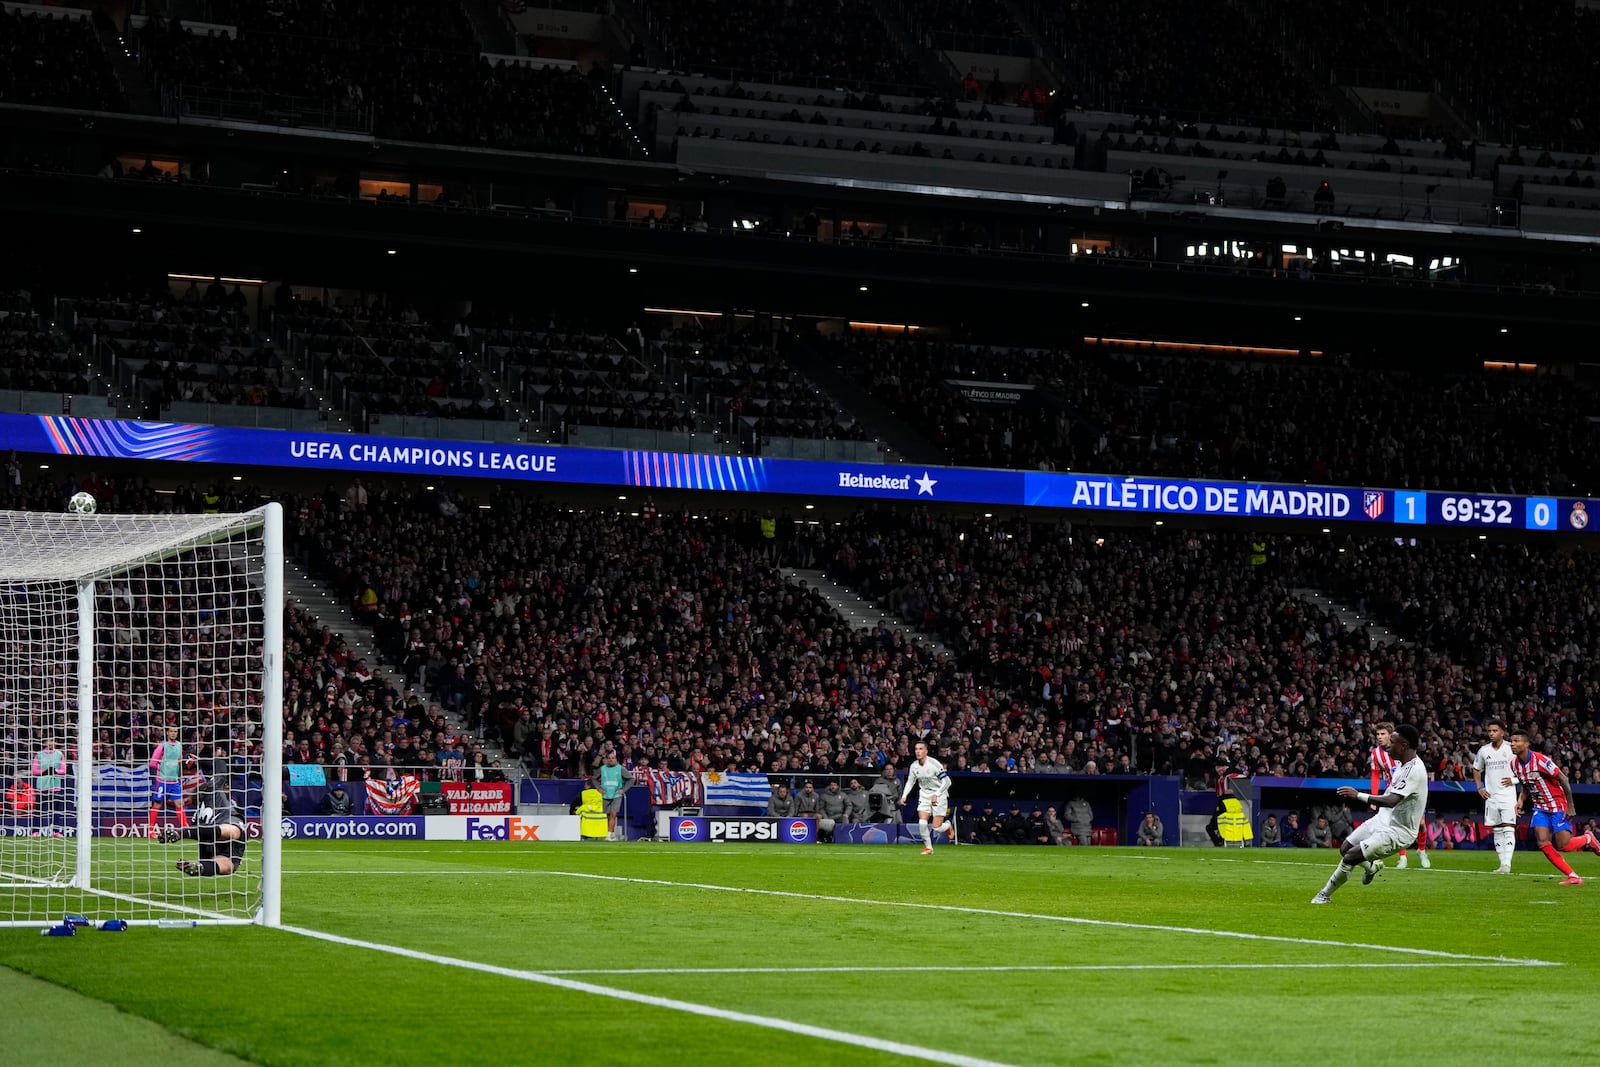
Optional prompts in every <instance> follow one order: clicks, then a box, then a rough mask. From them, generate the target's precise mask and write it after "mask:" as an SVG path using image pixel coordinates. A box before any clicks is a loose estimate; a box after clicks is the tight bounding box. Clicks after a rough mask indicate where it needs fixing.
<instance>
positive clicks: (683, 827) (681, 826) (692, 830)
mask: <svg viewBox="0 0 1600 1067" xmlns="http://www.w3.org/2000/svg"><path fill="white" fill-rule="evenodd" d="M699 836H700V830H699V827H697V826H695V824H694V820H693V819H684V820H682V821H680V822H679V823H678V837H679V838H680V839H681V840H684V841H693V840H694V839H695V838H697V837H699Z"/></svg>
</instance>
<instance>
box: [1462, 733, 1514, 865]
mask: <svg viewBox="0 0 1600 1067" xmlns="http://www.w3.org/2000/svg"><path fill="white" fill-rule="evenodd" d="M1486 725H1487V726H1488V729H1489V743H1488V744H1487V745H1484V746H1483V747H1482V748H1480V749H1478V754H1477V755H1476V756H1474V757H1472V784H1473V785H1475V786H1477V787H1478V795H1479V796H1480V797H1482V798H1483V800H1484V805H1483V824H1484V825H1485V826H1487V827H1489V828H1490V829H1491V830H1493V831H1494V853H1495V855H1496V856H1499V857H1500V866H1498V867H1496V868H1495V872H1494V873H1495V874H1510V873H1511V856H1512V854H1513V853H1515V852H1516V850H1517V779H1516V777H1515V776H1514V775H1513V774H1512V772H1511V761H1512V759H1513V758H1514V756H1513V754H1512V751H1511V742H1510V741H1507V740H1506V724H1505V723H1503V722H1501V721H1500V720H1499V719H1490V720H1489V721H1488V723H1487V724H1486Z"/></svg>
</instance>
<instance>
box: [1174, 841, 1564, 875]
mask: <svg viewBox="0 0 1600 1067" xmlns="http://www.w3.org/2000/svg"><path fill="white" fill-rule="evenodd" d="M1325 851H1326V852H1332V853H1333V855H1334V856H1338V853H1337V852H1334V850H1333V849H1331V848H1330V849H1326V850H1325ZM1313 855H1315V853H1313ZM1200 862H1201V863H1249V864H1258V863H1259V864H1263V865H1265V866H1270V867H1323V868H1330V869H1331V868H1332V867H1333V866H1336V865H1337V860H1335V862H1334V863H1333V864H1330V863H1329V862H1328V861H1327V860H1269V859H1248V860H1247V859H1239V858H1237V857H1234V856H1207V857H1205V858H1203V859H1201V861H1200ZM1405 870H1406V873H1405V874H1403V875H1400V877H1402V878H1404V877H1407V876H1408V875H1410V874H1411V872H1412V871H1419V872H1420V871H1426V873H1425V874H1422V877H1423V878H1431V877H1433V876H1434V875H1436V874H1484V875H1489V876H1492V877H1495V878H1553V877H1555V875H1556V873H1557V872H1556V871H1555V870H1554V869H1551V870H1548V871H1512V872H1511V873H1510V874H1508V875H1507V874H1495V873H1494V868H1493V867H1486V868H1484V869H1483V870H1481V871H1480V870H1466V871H1463V870H1461V869H1459V868H1456V867H1432V868H1424V867H1407V868H1406V869H1405ZM1398 871H1399V868H1398V867H1393V866H1390V865H1388V864H1385V865H1384V872H1385V873H1386V874H1396V873H1398Z"/></svg>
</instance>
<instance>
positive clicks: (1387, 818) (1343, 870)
mask: <svg viewBox="0 0 1600 1067" xmlns="http://www.w3.org/2000/svg"><path fill="white" fill-rule="evenodd" d="M1421 739H1422V736H1421V734H1419V733H1418V732H1417V728H1416V727H1415V726H1412V725H1411V724H1410V723H1401V724H1400V725H1399V726H1396V727H1395V728H1394V730H1393V731H1392V732H1391V733H1390V735H1389V755H1390V756H1392V757H1394V764H1395V765H1394V772H1393V774H1392V775H1391V776H1390V778H1389V789H1388V791H1387V792H1385V793H1384V794H1383V795H1382V796H1377V797H1375V796H1373V795H1372V794H1370V793H1363V792H1361V791H1360V790H1357V789H1352V788H1351V787H1350V786H1347V785H1342V786H1340V787H1339V795H1340V796H1341V797H1344V798H1346V799H1347V800H1359V801H1360V802H1361V803H1363V804H1372V805H1375V806H1376V807H1377V809H1378V811H1377V813H1376V814H1374V815H1373V816H1372V817H1371V818H1370V819H1368V820H1367V821H1366V822H1364V823H1362V824H1361V825H1360V826H1358V827H1356V828H1355V830H1354V831H1353V832H1352V833H1351V834H1350V836H1349V837H1347V838H1345V841H1344V851H1343V853H1342V854H1341V855H1340V857H1339V866H1338V867H1336V868H1335V869H1334V872H1333V874H1332V875H1331V876H1329V878H1328V884H1327V885H1325V886H1323V887H1322V891H1321V892H1320V893H1318V894H1317V895H1316V896H1314V897H1312V898H1311V903H1313V904H1331V903H1333V900H1332V897H1333V891H1334V890H1336V889H1338V888H1339V887H1340V886H1342V885H1344V883H1345V881H1346V880H1347V879H1349V877H1350V872H1351V871H1353V870H1355V869H1356V867H1357V866H1358V865H1359V866H1361V867H1364V868H1365V869H1366V874H1365V875H1364V876H1363V877H1362V879H1361V884H1362V885H1367V884H1369V883H1370V882H1371V881H1372V880H1373V879H1374V878H1376V877H1377V875H1378V872H1379V871H1381V870H1382V869H1383V857H1385V856H1388V855H1391V854H1393V853H1395V852H1399V851H1400V850H1401V849H1402V848H1405V847H1406V846H1407V845H1409V844H1411V843H1412V842H1413V841H1415V840H1416V839H1417V828H1418V827H1419V826H1421V825H1422V813H1423V811H1425V810H1426V809H1427V807H1428V768H1426V767H1424V766H1423V765H1422V760H1421V759H1419V758H1418V757H1417V743H1418V742H1419V741H1420V740H1421Z"/></svg>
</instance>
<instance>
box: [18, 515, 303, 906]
mask: <svg viewBox="0 0 1600 1067" xmlns="http://www.w3.org/2000/svg"><path fill="white" fill-rule="evenodd" d="M283 608H284V593H283V509H282V506H281V505H279V504H275V503H273V504H267V505H266V506H264V507H262V508H258V509H256V510H254V511H250V512H245V513H242V514H228V515H220V514H206V515H104V514H102V515H80V514H75V513H65V514H47V513H35V512H19V511H0V787H3V795H0V926H47V925H55V924H60V923H62V922H63V920H64V919H65V918H66V917H68V916H83V917H84V918H86V919H88V920H89V921H90V922H92V923H97V924H98V923H100V922H102V921H104V920H109V919H121V920H124V921H126V922H129V923H130V924H141V923H143V924H160V923H174V922H176V923H182V924H184V925H187V924H189V923H190V922H197V923H206V924H210V923H260V924H263V925H267V926H276V925H279V922H280V897H279V888H280V869H279V861H280V856H279V843H280V838H279V829H280V824H281V820H282V783H283Z"/></svg>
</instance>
